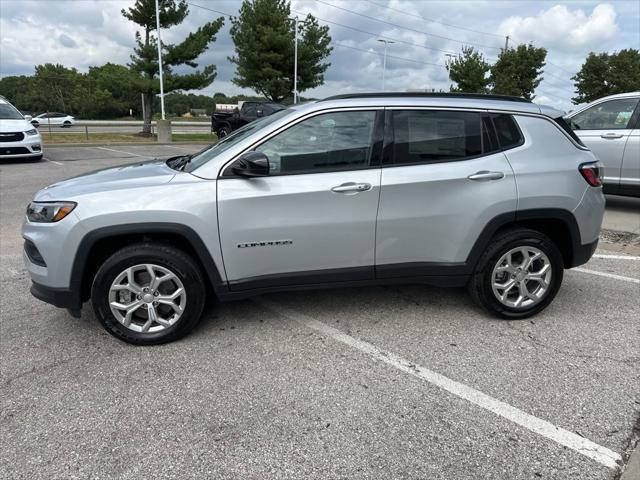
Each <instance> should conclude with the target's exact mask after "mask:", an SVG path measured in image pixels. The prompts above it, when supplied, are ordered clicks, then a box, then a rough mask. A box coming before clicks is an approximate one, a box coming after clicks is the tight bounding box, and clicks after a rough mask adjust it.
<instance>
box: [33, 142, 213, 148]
mask: <svg viewBox="0 0 640 480" xmlns="http://www.w3.org/2000/svg"><path fill="white" fill-rule="evenodd" d="M136 145H140V146H147V147H148V146H149V145H158V146H163V145H212V143H211V142H203V141H193V142H163V143H160V142H109V143H43V146H44V147H45V148H61V147H108V146H112V147H126V146H136Z"/></svg>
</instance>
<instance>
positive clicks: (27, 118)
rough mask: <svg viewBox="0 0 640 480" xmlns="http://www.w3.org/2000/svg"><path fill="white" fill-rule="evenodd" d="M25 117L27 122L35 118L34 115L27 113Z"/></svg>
mask: <svg viewBox="0 0 640 480" xmlns="http://www.w3.org/2000/svg"><path fill="white" fill-rule="evenodd" d="M24 119H25V120H26V121H27V122H31V120H33V117H32V116H31V115H25V116H24Z"/></svg>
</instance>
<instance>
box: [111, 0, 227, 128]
mask: <svg viewBox="0 0 640 480" xmlns="http://www.w3.org/2000/svg"><path fill="white" fill-rule="evenodd" d="M159 6H160V28H169V27H172V26H174V25H179V24H180V23H182V22H183V21H184V19H185V18H186V16H187V14H188V13H189V8H188V7H187V3H186V1H185V0H179V1H177V0H159ZM122 15H123V16H124V17H125V18H127V19H128V20H131V21H132V22H134V23H136V24H138V25H140V26H141V27H142V29H143V32H144V38H143V37H142V36H141V35H140V32H136V43H137V47H136V48H135V49H134V55H132V56H131V64H130V67H131V69H132V70H134V71H135V72H138V74H139V76H138V78H137V85H138V90H139V91H140V92H142V93H143V97H144V100H143V102H144V106H145V115H144V129H143V134H146V135H149V134H150V133H151V116H152V112H151V110H152V104H153V103H152V99H153V96H154V95H156V94H158V93H159V92H160V82H159V79H158V76H159V74H160V69H159V66H158V44H157V38H156V37H154V36H152V35H151V32H152V31H154V30H155V29H156V12H155V0H136V2H135V4H134V5H133V7H131V8H129V9H128V10H124V9H123V10H122ZM223 23H224V18H223V17H220V18H218V19H216V20H214V21H213V22H208V23H205V24H204V25H202V26H201V27H200V28H198V29H197V30H196V31H195V32H191V33H190V34H189V35H188V36H187V38H185V39H184V40H183V41H182V42H181V43H178V44H174V45H169V44H162V50H163V55H162V64H163V65H162V66H163V70H162V72H163V75H164V91H165V93H168V92H172V91H175V90H197V89H201V88H204V87H206V86H208V85H210V84H211V83H212V82H213V80H214V79H215V77H216V67H215V65H207V66H206V67H204V68H203V69H202V70H201V71H200V70H196V71H195V72H192V73H188V74H184V75H178V74H176V73H174V72H173V67H176V66H178V65H188V66H190V67H192V68H197V67H198V64H197V63H196V61H195V60H196V59H197V58H198V57H199V56H200V55H201V54H202V53H203V52H204V51H205V50H206V49H207V46H208V45H209V44H210V43H212V42H214V41H215V40H216V34H217V33H218V31H219V30H220V27H222V24H223Z"/></svg>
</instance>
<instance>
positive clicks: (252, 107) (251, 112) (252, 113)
mask: <svg viewBox="0 0 640 480" xmlns="http://www.w3.org/2000/svg"><path fill="white" fill-rule="evenodd" d="M243 110H244V114H245V115H246V116H248V117H252V116H254V117H255V115H256V106H255V105H249V106H248V107H246V108H244V109H243Z"/></svg>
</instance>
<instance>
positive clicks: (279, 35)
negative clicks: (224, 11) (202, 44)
mask: <svg viewBox="0 0 640 480" xmlns="http://www.w3.org/2000/svg"><path fill="white" fill-rule="evenodd" d="M290 14H291V10H290V5H289V2H288V0H244V1H243V2H242V7H241V8H240V16H239V17H233V18H232V19H231V23H232V26H231V38H232V39H233V43H234V45H235V56H233V57H229V60H230V61H231V62H232V63H234V64H235V65H236V67H237V68H236V76H235V78H234V79H233V83H235V84H236V85H238V86H240V87H243V88H250V89H252V90H254V91H255V92H257V93H259V94H261V95H264V96H265V97H267V98H268V99H270V100H272V101H274V102H281V101H283V100H284V99H285V98H287V97H290V96H291V95H292V93H293V70H294V43H295V41H294V38H295V20H292V19H291V18H290ZM298 28H299V30H298V32H299V36H298V84H297V88H298V92H303V91H305V90H308V89H310V88H313V87H317V86H318V85H322V84H323V83H324V73H325V72H326V71H327V68H329V66H330V65H331V64H330V63H326V62H324V60H325V59H326V58H327V57H328V56H329V54H330V53H331V50H332V48H331V47H330V46H329V44H330V43H331V37H330V36H329V27H327V26H320V25H319V24H318V21H317V20H316V19H315V18H314V17H313V16H312V15H310V14H309V15H307V16H306V18H305V19H304V20H302V21H301V22H300V23H299V27H298Z"/></svg>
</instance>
